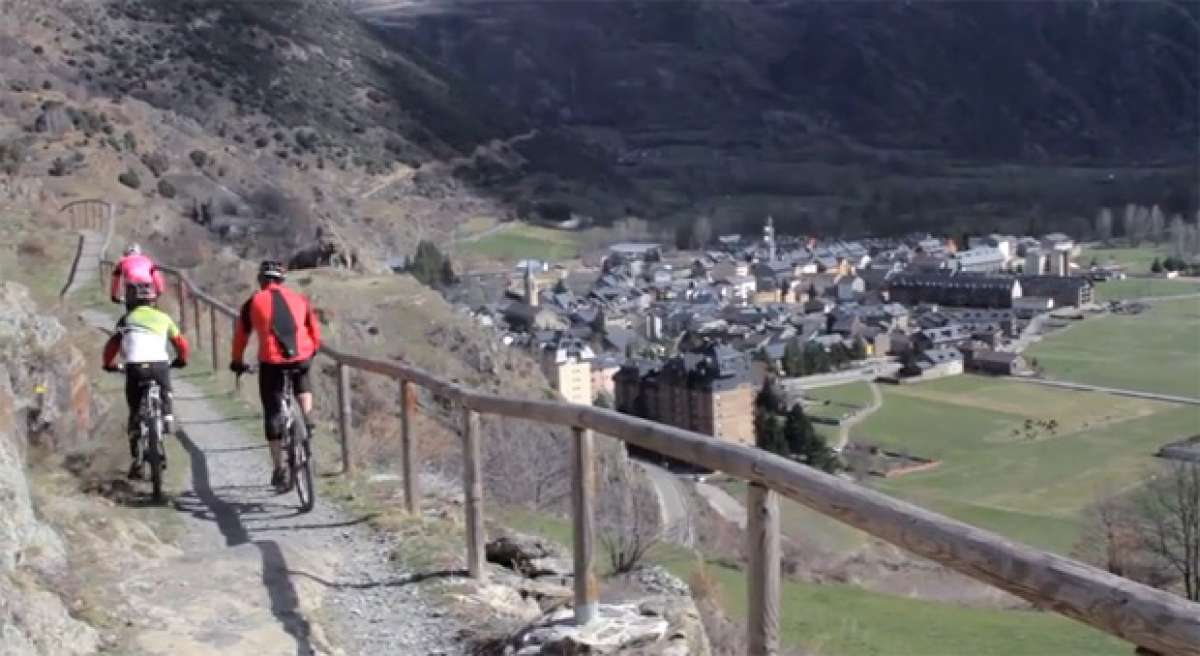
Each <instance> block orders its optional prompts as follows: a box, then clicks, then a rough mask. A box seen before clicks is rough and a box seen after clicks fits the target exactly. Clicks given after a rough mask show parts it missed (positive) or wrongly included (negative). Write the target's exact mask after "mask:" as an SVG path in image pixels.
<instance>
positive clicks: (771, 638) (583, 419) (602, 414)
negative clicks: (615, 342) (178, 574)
mask: <svg viewBox="0 0 1200 656" xmlns="http://www.w3.org/2000/svg"><path fill="white" fill-rule="evenodd" d="M111 265H112V263H111V262H107V261H106V262H104V263H103V264H102V266H101V278H102V279H104V278H105V274H106V272H107V271H108V270H109V267H111ZM163 268H164V270H166V271H168V272H169V273H170V274H172V275H173V276H174V278H175V284H176V294H175V295H176V297H177V300H178V308H179V315H180V318H181V325H182V326H183V328H184V330H187V328H188V327H189V326H190V327H191V328H192V329H194V330H195V331H196V334H197V340H196V341H197V342H198V343H199V342H200V341H201V337H200V333H201V326H202V323H203V322H202V320H201V306H203V307H204V308H206V309H207V311H208V314H209V321H208V330H209V336H210V342H211V346H210V350H211V352H212V353H211V355H212V367H213V370H214V372H219V371H221V366H220V365H221V361H220V355H219V353H218V350H219V347H220V343H219V341H220V340H219V332H220V326H221V324H222V323H223V324H225V325H227V326H231V325H232V322H233V321H234V320H235V319H236V316H237V313H236V311H235V310H234V308H232V307H230V306H228V305H226V304H224V303H222V302H221V301H220V300H218V299H216V298H214V297H213V296H211V295H209V294H208V293H206V292H204V291H203V290H201V289H199V288H198V287H197V286H196V285H195V284H193V283H192V281H191V279H190V278H189V277H188V275H187V274H186V273H185V272H182V271H179V270H176V269H173V268H170V267H163ZM189 298H190V299H191V303H190V304H189V302H188V300H189ZM189 315H190V316H189ZM320 352H321V354H322V355H324V356H325V357H328V358H329V359H331V360H333V361H334V362H335V363H336V365H337V383H338V384H337V389H338V397H339V398H338V426H339V437H340V439H341V451H342V468H343V470H344V471H347V472H348V471H350V470H351V469H352V468H353V462H352V459H351V458H350V444H351V441H352V440H353V435H352V432H351V421H350V420H351V416H350V414H351V404H350V394H351V388H350V370H351V369H354V370H358V371H360V372H364V373H370V374H375V375H379V376H384V377H387V378H391V379H392V380H394V381H396V382H397V383H398V388H399V397H400V411H401V434H400V440H401V442H402V454H403V459H402V460H403V469H404V472H403V473H404V491H405V497H404V500H405V505H406V508H407V510H408V511H409V512H410V513H415V512H417V509H418V501H419V498H420V490H419V489H418V487H417V474H416V471H417V462H416V460H417V458H418V454H417V453H416V451H415V447H414V440H413V435H412V426H413V414H414V412H415V394H414V392H415V390H414V386H421V387H423V388H425V389H427V390H430V391H431V392H433V393H435V394H437V395H438V396H439V397H441V398H445V399H450V400H451V401H453V402H454V403H455V404H456V405H457V407H458V408H459V409H460V410H461V421H462V433H461V434H462V440H463V458H464V470H463V471H464V474H463V486H464V498H465V500H466V503H465V521H466V528H467V531H466V534H467V540H466V542H467V545H466V552H467V569H468V571H469V572H470V575H471V576H472V577H474V578H476V579H485V578H486V576H487V571H486V569H485V568H484V553H483V551H484V550H483V545H484V524H483V508H482V496H483V495H482V492H483V489H482V486H483V477H482V472H481V462H480V448H481V442H482V440H483V435H481V434H480V431H479V415H480V414H492V415H499V416H502V417H511V418H516V419H524V420H531V421H538V422H542V423H546V424H553V425H556V426H564V427H568V428H570V429H571V431H572V435H573V438H572V441H571V488H572V494H571V499H572V503H571V509H572V518H573V523H574V560H575V574H576V576H575V618H576V621H577V622H580V623H588V622H590V621H591V620H592V619H593V618H594V617H595V610H596V599H597V583H596V578H595V576H594V570H593V546H594V539H593V536H594V534H595V533H594V518H593V508H594V496H593V495H594V493H595V477H594V476H595V474H594V463H593V455H592V454H593V451H592V434H593V432H599V433H601V434H604V435H609V436H611V437H614V438H616V439H618V440H621V441H623V442H626V443H628V444H632V445H635V446H638V447H641V448H643V449H649V450H652V451H656V452H658V453H662V454H665V455H667V456H671V457H673V458H676V459H678V460H682V461H684V462H688V463H691V464H693V465H697V466H701V467H707V468H709V469H713V470H719V471H722V472H725V473H727V474H730V475H733V476H736V477H738V478H741V479H744V480H746V481H748V482H749V493H748V496H747V505H748V507H747V511H748V515H749V526H748V531H747V534H748V535H747V550H748V557H749V568H748V570H747V576H748V577H749V582H748V586H747V587H748V590H749V600H748V601H749V633H748V636H747V649H748V652H749V653H750V654H754V655H758V654H774V653H776V651H777V650H778V648H779V620H780V607H779V594H780V552H779V539H780V538H779V505H778V503H779V501H778V495H779V494H782V495H784V496H786V497H788V498H789V499H792V500H794V501H797V502H799V503H801V504H804V505H805V506H808V507H809V508H812V509H814V510H817V511H818V512H821V513H823V514H825V515H828V516H830V517H833V518H834V519H837V520H839V521H841V522H843V523H845V524H848V525H850V526H853V527H855V528H858V529H861V530H862V531H865V532H867V533H869V534H871V535H873V536H875V537H878V538H881V539H883V540H886V541H888V542H890V543H892V544H895V545H897V546H900V547H903V548H904V549H907V550H908V551H910V552H912V553H914V554H916V555H918V556H922V557H924V558H928V559H930V560H932V561H934V562H937V563H940V564H942V565H944V566H946V567H949V568H951V569H954V570H956V571H958V572H961V573H963V574H965V575H967V576H969V577H971V578H974V579H976V580H979V581H982V582H984V583H988V584H990V585H993V586H995V587H997V588H1000V589H1001V590H1005V591H1007V592H1009V593H1011V594H1013V595H1016V596H1017V597H1020V598H1022V599H1025V600H1027V601H1029V602H1030V603H1032V604H1033V605H1035V606H1036V607H1038V608H1042V609H1046V610H1051V611H1054V612H1057V613H1059V614H1062V615H1065V616H1067V617H1070V618H1072V619H1075V620H1078V621H1080V622H1084V623H1086V624H1089V625H1091V626H1093V627H1095V628H1097V629H1100V630H1101V631H1104V632H1107V633H1109V634H1112V635H1114V636H1117V637H1119V638H1122V639H1125V640H1127V641H1129V642H1131V643H1133V644H1134V645H1138V646H1140V647H1142V648H1143V649H1145V650H1151V651H1153V652H1157V653H1160V654H1189V655H1200V604H1194V603H1190V602H1188V601H1187V600H1185V599H1183V598H1181V597H1178V596H1175V595H1173V594H1170V593H1168V592H1164V591H1162V590H1157V589H1154V588H1151V587H1148V586H1145V585H1141V584H1139V583H1135V582H1133V581H1129V580H1127V579H1123V578H1120V577H1118V576H1114V575H1112V574H1109V573H1107V572H1104V571H1101V570H1098V569H1096V568H1094V567H1091V566H1088V565H1085V564H1083V563H1079V562H1076V561H1074V560H1070V559H1067V558H1063V557H1061V556H1057V555H1054V554H1051V553H1048V552H1045V551H1041V550H1038V549H1034V548H1032V547H1028V546H1026V545H1023V544H1019V543H1017V542H1014V541H1012V540H1009V539H1007V538H1004V537H1001V536H999V535H996V534H994V533H990V532H988V531H984V530H982V529H978V528H975V527H973V526H970V525H968V524H964V523H963V522H959V521H957V520H953V519H950V518H947V517H944V516H942V515H938V514H936V513H933V512H930V511H928V510H925V509H924V508H920V507H918V506H915V505H912V504H909V503H906V502H904V501H900V500H897V499H895V498H892V497H890V496H887V495H885V494H882V493H879V492H876V491H874V490H871V489H869V488H865V487H862V486H860V485H857V484H855V483H851V482H849V481H846V480H843V479H840V478H837V477H834V476H830V475H828V474H825V473H823V472H820V471H817V470H815V469H812V468H809V467H806V466H804V465H801V464H799V463H796V462H793V461H791V460H788V459H786V458H782V457H779V456H776V455H773V454H770V453H767V452H765V451H762V450H759V449H755V448H751V447H746V446H741V445H737V444H732V443H729V442H725V441H722V440H719V439H714V438H712V437H711V436H708V435H702V434H699V433H694V432H691V431H687V430H683V429H679V428H675V427H672V426H667V425H664V424H658V423H654V422H650V421H646V420H643V419H638V418H635V417H632V416H629V415H624V414H620V413H617V412H613V411H611V410H604V409H599V408H593V407H590V406H583V405H576V404H568V403H560V402H554V401H535V400H528V399H517V398H509V397H504V396H497V395H493V394H486V393H482V392H478V391H475V390H471V389H468V388H465V387H463V386H461V385H459V384H456V383H453V382H449V381H446V380H442V379H440V378H437V377H435V376H433V375H431V374H429V373H428V372H425V371H423V370H421V369H419V368H417V367H413V366H411V365H408V364H404V363H400V362H390V361H384V360H377V359H372V358H366V357H363V356H360V355H355V354H352V353H344V352H342V351H339V350H337V349H335V348H333V347H331V346H323V347H322V348H321V351H320ZM898 639H903V637H902V636H898Z"/></svg>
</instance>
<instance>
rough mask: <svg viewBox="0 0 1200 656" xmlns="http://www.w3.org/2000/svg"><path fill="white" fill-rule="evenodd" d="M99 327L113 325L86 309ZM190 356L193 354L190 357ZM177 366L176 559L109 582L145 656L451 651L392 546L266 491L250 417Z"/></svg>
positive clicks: (339, 512) (355, 520) (361, 524)
mask: <svg viewBox="0 0 1200 656" xmlns="http://www.w3.org/2000/svg"><path fill="white" fill-rule="evenodd" d="M83 316H84V318H85V320H86V321H87V322H88V323H89V324H90V325H93V326H96V327H98V328H109V327H110V326H111V325H112V323H113V318H112V317H111V316H110V315H106V314H103V313H98V312H91V311H85V312H84V313H83ZM199 359H200V358H197V360H199ZM206 375H207V372H204V373H189V372H188V370H183V371H182V372H176V374H175V377H174V380H175V398H176V404H175V406H176V409H175V414H176V417H177V425H178V429H177V439H178V440H179V442H180V444H181V445H182V447H183V449H184V451H185V452H186V453H187V454H188V459H187V461H185V462H178V463H176V462H170V463H169V464H168V466H169V467H171V468H174V467H185V468H187V469H188V476H187V483H186V484H185V485H184V487H183V489H178V490H168V492H169V493H170V494H171V496H172V498H173V501H172V503H173V505H174V508H175V509H176V510H177V511H178V516H179V517H180V518H181V519H182V522H183V523H184V530H183V534H182V538H181V539H180V541H179V545H178V546H179V549H180V552H181V553H180V554H179V555H178V556H177V557H172V558H168V559H166V560H164V561H161V562H160V563H159V564H157V565H156V566H153V567H150V568H147V569H146V570H143V571H139V572H136V573H132V574H131V575H130V576H129V578H128V579H127V580H126V581H124V582H123V583H122V584H121V587H122V588H123V590H122V592H123V596H125V597H127V598H129V599H130V602H129V603H130V604H131V605H132V607H133V612H134V616H135V617H137V618H138V620H137V622H138V623H137V624H136V627H135V629H134V635H135V638H134V642H135V645H136V648H137V649H138V650H139V651H140V652H141V653H146V654H163V655H166V654H171V655H173V656H174V655H177V654H212V653H222V654H224V655H226V656H231V655H239V656H240V655H243V654H244V655H246V656H268V655H274V654H297V655H308V654H356V655H357V654H363V655H371V654H389V655H391V654H446V655H449V654H460V653H465V652H464V647H463V646H461V645H459V644H458V643H457V642H456V640H455V635H456V634H457V633H458V630H459V628H460V627H459V626H457V625H456V624H455V623H454V622H453V621H452V620H451V619H449V618H447V617H445V616H444V615H443V614H442V613H441V612H439V611H438V610H437V609H436V608H434V607H432V606H431V605H429V604H428V603H427V602H426V601H425V600H424V599H422V597H421V591H420V588H419V586H417V585H413V584H412V583H413V582H414V581H419V580H420V579H421V578H422V577H421V576H420V574H418V573H415V572H406V571H402V570H400V569H398V568H397V567H396V565H395V564H394V563H391V562H389V560H388V556H389V553H390V552H391V551H392V544H391V543H390V540H389V538H388V537H387V536H385V535H383V534H381V533H378V532H375V531H373V530H371V529H370V528H369V527H368V526H367V525H366V524H365V521H366V518H365V517H355V516H352V515H350V514H348V513H347V512H345V511H344V510H343V509H341V508H339V507H338V506H337V505H335V504H332V503H329V502H328V501H326V500H323V499H320V498H318V500H317V506H316V508H315V509H314V510H313V511H312V512H311V513H307V514H301V513H299V512H298V510H297V503H296V501H297V500H296V496H295V493H288V494H285V495H277V494H275V493H274V491H273V490H271V489H270V487H269V486H268V485H267V482H268V480H267V479H268V478H269V473H270V472H269V466H268V461H269V458H268V454H267V451H266V445H265V442H264V441H263V438H262V436H261V434H260V433H258V431H257V427H258V426H259V424H258V423H254V422H239V421H238V419H240V418H238V417H234V418H231V417H227V416H225V415H223V414H222V412H221V411H220V410H219V409H218V408H217V407H216V405H215V404H214V403H213V402H212V399H211V398H210V397H209V396H208V395H207V394H206V393H205V392H204V391H203V390H202V389H201V388H199V387H197V386H195V385H193V384H192V383H190V382H189V381H188V378H190V377H193V376H206Z"/></svg>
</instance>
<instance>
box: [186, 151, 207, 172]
mask: <svg viewBox="0 0 1200 656" xmlns="http://www.w3.org/2000/svg"><path fill="white" fill-rule="evenodd" d="M188 157H189V158H191V160H192V164H195V165H196V166H197V168H200V167H203V166H204V165H205V164H206V163H208V153H206V152H204V151H203V150H193V151H192V152H190V153H188Z"/></svg>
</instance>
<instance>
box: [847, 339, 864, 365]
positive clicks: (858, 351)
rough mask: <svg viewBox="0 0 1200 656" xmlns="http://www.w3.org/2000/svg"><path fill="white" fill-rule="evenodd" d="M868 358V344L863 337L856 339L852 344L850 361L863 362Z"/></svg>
mask: <svg viewBox="0 0 1200 656" xmlns="http://www.w3.org/2000/svg"><path fill="white" fill-rule="evenodd" d="M866 357H867V344H866V342H864V341H863V338H862V337H855V338H854V340H853V341H852V342H851V343H850V359H851V360H862V359H865V358H866Z"/></svg>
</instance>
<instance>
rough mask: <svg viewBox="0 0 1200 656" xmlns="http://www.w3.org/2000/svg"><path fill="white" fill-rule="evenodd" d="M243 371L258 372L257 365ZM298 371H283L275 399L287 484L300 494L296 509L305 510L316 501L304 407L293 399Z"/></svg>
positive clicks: (310, 507)
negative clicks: (298, 507) (278, 414)
mask: <svg viewBox="0 0 1200 656" xmlns="http://www.w3.org/2000/svg"><path fill="white" fill-rule="evenodd" d="M245 373H247V374H254V373H258V367H246V369H245ZM298 373H299V372H294V371H285V372H284V376H283V390H281V391H280V393H279V403H280V405H281V406H282V411H281V412H280V418H281V420H282V421H283V426H282V427H281V428H282V430H281V431H280V432H281V434H282V435H283V444H282V445H280V446H282V447H283V451H284V454H286V457H287V466H288V480H287V484H288V485H289V486H291V487H293V488H295V489H296V496H297V497H299V498H300V511H301V512H308V511H310V510H312V509H313V506H314V505H316V491H315V488H314V487H313V462H312V442H311V441H310V440H309V437H310V436H309V434H308V418H307V417H306V416H305V415H304V408H302V407H300V401H299V400H298V399H296V388H295V384H294V382H293V377H294V376H296V375H298Z"/></svg>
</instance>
